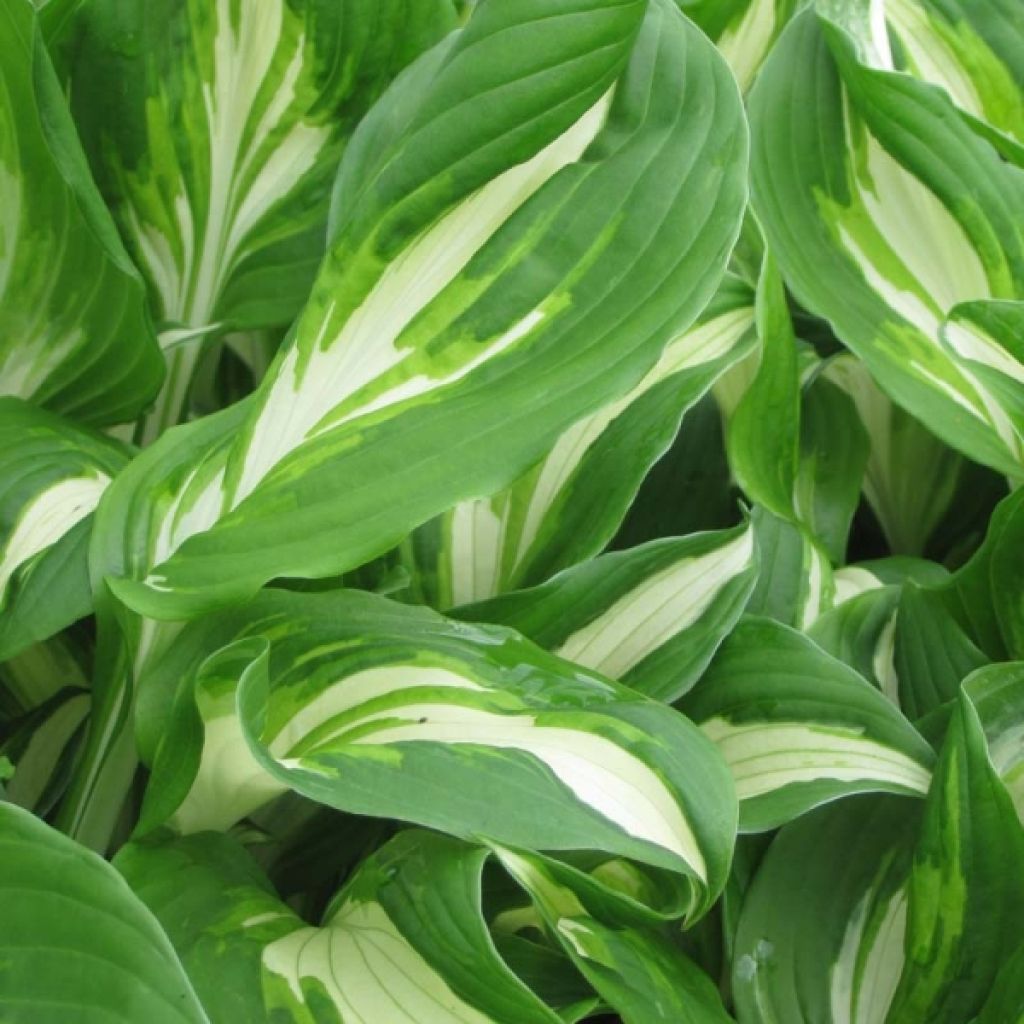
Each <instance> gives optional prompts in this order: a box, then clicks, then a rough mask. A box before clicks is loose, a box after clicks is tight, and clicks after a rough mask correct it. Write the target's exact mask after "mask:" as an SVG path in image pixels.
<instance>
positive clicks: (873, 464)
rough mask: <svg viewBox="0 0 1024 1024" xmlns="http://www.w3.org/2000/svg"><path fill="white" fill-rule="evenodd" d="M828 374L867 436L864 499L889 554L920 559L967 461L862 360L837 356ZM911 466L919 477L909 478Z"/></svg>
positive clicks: (827, 366) (825, 373)
mask: <svg viewBox="0 0 1024 1024" xmlns="http://www.w3.org/2000/svg"><path fill="white" fill-rule="evenodd" d="M822 373H823V376H825V377H826V378H827V379H829V380H830V381H832V382H834V383H835V384H837V385H838V386H839V387H840V388H842V389H843V391H845V392H846V393H847V394H848V395H849V396H850V398H851V400H852V401H853V403H854V405H855V406H856V409H857V414H858V416H859V418H860V422H861V425H862V427H863V428H864V430H865V431H866V432H867V435H868V438H869V443H870V454H869V455H868V461H867V465H866V466H865V470H864V479H863V486H864V497H865V498H866V499H867V502H868V504H869V505H870V506H871V510H872V511H873V512H874V513H875V515H876V516H877V518H878V522H879V524H880V525H881V527H882V531H883V532H884V534H885V538H886V540H887V541H888V542H889V549H890V550H891V551H892V552H893V553H894V554H896V555H903V556H907V555H920V554H921V553H922V552H923V551H924V550H925V546H926V544H927V543H928V540H929V538H930V537H931V536H932V534H933V533H934V532H935V531H936V529H937V527H938V526H939V524H940V522H941V521H942V518H943V516H944V515H946V513H947V512H948V511H949V509H950V506H951V504H952V503H953V502H954V499H955V498H956V492H957V486H958V484H959V483H960V481H961V479H962V477H963V475H964V471H965V467H966V463H965V460H964V459H963V457H962V456H961V455H959V454H958V453H957V452H955V451H954V450H953V449H952V448H950V447H949V446H948V445H946V444H943V443H942V441H940V440H939V439H938V438H937V437H936V436H935V435H934V434H933V433H931V431H929V430H927V429H926V428H925V427H924V426H923V425H922V424H921V423H920V422H919V421H918V420H916V419H914V417H913V416H911V415H910V414H909V413H907V412H905V411H904V410H903V409H901V408H900V407H899V406H898V405H894V404H893V403H892V401H890V399H889V398H888V396H887V395H886V394H885V392H884V391H882V390H881V389H880V388H879V387H878V385H877V384H876V383H875V382H874V380H873V379H872V378H871V375H870V374H869V373H868V371H867V369H866V368H865V366H864V364H863V363H861V362H860V360H858V359H856V358H854V357H853V356H851V355H840V356H836V357H835V358H833V359H830V360H828V362H827V363H826V364H825V366H824V368H823V371H822ZM907 466H913V467H914V472H913V473H908V472H907Z"/></svg>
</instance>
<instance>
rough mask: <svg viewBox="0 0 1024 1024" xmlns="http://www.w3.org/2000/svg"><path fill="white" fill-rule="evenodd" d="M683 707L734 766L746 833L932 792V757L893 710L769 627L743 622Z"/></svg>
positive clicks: (805, 645)
mask: <svg viewBox="0 0 1024 1024" xmlns="http://www.w3.org/2000/svg"><path fill="white" fill-rule="evenodd" d="M681 707H682V709H683V710H684V711H685V712H686V714H687V715H689V716H690V717H691V718H692V719H693V720H694V721H695V722H696V723H697V724H698V725H699V726H700V727H701V729H702V730H703V731H704V734H705V735H706V736H707V737H708V738H709V739H711V740H712V741H713V742H714V743H715V744H716V745H717V746H718V748H719V750H720V751H721V752H722V756H723V757H724V758H725V760H726V762H727V763H728V764H729V767H730V769H731V770H732V773H733V778H734V779H735V782H736V791H737V795H738V796H739V799H740V827H741V829H743V830H744V831H750V832H756V831H762V830H765V829H769V828H775V827H776V826H778V825H781V824H784V823H785V822H787V821H789V820H791V819H792V818H795V817H796V816H797V815H799V814H803V813H804V812H806V811H807V810H809V809H810V808H812V807H815V806H817V805H818V804H821V803H824V802H826V801H830V800H835V799H836V798H838V797H841V796H845V795H848V794H853V793H861V792H865V791H881V792H890V793H907V794H917V795H922V794H924V793H925V792H926V791H927V789H928V784H929V781H930V778H931V774H930V773H931V766H932V763H933V761H934V753H933V751H932V748H931V747H930V746H929V745H928V743H927V742H926V741H925V740H924V739H923V738H922V737H921V736H920V735H919V734H918V733H917V732H916V731H915V730H914V728H913V726H912V725H911V724H910V723H909V722H908V721H907V720H906V719H905V718H904V717H903V716H902V715H901V714H900V712H899V711H898V710H897V709H896V708H895V707H894V706H893V704H892V703H891V702H890V701H888V700H886V698H885V697H884V696H883V695H882V694H881V693H880V692H879V691H878V690H877V689H875V688H874V687H873V686H871V684H870V683H868V682H867V680H865V679H863V678H862V677H861V676H859V675H857V673H856V672H854V671H852V670H851V669H850V668H848V667H847V666H846V665H844V664H842V663H841V662H839V661H836V660H835V659H833V658H831V657H829V656H828V655H827V654H825V652H824V651H822V650H820V649H819V648H818V647H816V646H815V645H814V644H813V643H812V642H811V641H810V640H808V639H807V638H806V637H804V636H802V635H801V634H800V633H797V632H796V631H795V630H792V629H790V628H788V627H786V626H783V625H781V624H780V623H777V622H773V621H771V620H769V619H755V618H748V619H745V620H743V621H742V622H741V623H740V625H739V626H737V627H736V629H735V630H734V631H733V632H732V634H731V635H730V636H729V637H728V638H727V639H726V641H725V642H724V643H723V644H722V646H721V647H720V648H719V650H718V653H717V655H716V656H715V659H714V661H713V662H712V663H711V667H710V668H709V669H708V671H707V672H706V673H705V674H704V676H703V677H702V678H701V681H700V682H699V683H698V684H697V686H696V687H695V688H694V689H693V690H692V691H691V692H690V693H689V694H688V695H687V697H686V698H685V699H684V700H683V702H682V704H681Z"/></svg>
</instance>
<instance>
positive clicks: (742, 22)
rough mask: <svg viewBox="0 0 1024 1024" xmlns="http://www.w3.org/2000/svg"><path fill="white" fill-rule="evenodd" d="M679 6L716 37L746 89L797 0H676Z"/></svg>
mask: <svg viewBox="0 0 1024 1024" xmlns="http://www.w3.org/2000/svg"><path fill="white" fill-rule="evenodd" d="M677 2H678V3H679V6H680V7H682V9H683V10H684V11H685V12H686V13H687V14H688V15H689V16H690V17H691V18H693V20H694V21H695V22H697V24H698V25H700V27H701V28H702V29H704V31H705V32H707V34H708V35H709V36H710V37H711V38H712V39H714V40H715V44H716V45H717V46H718V48H719V50H721V51H722V56H723V57H725V59H726V60H727V61H728V62H729V67H730V68H732V72H733V74H734V75H735V76H736V81H737V82H739V84H740V88H741V89H743V91H744V92H746V90H747V89H748V88H749V87H750V84H751V83H752V82H753V80H754V76H755V75H756V74H757V69H758V68H759V67H760V66H761V62H762V61H763V60H764V58H765V57H766V56H767V55H768V51H769V50H770V49H771V46H772V44H773V43H774V42H775V39H776V37H777V36H778V34H779V32H780V31H781V30H782V27H783V26H784V25H785V23H786V22H787V21H788V20H789V18H791V17H792V15H793V12H794V11H795V10H796V9H797V7H798V6H799V5H798V2H797V0H726V2H724V3H723V2H722V0H677Z"/></svg>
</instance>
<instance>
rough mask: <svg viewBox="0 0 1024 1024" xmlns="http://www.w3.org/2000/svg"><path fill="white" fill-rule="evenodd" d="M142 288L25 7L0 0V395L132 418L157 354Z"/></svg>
mask: <svg viewBox="0 0 1024 1024" xmlns="http://www.w3.org/2000/svg"><path fill="white" fill-rule="evenodd" d="M144 298H145V294H144V288H143V284H142V281H141V279H140V278H139V275H138V273H137V271H136V270H135V268H134V267H133V266H132V263H131V260H130V259H129V258H128V255H127V254H126V253H125V251H124V248H123V247H122V245H121V243H120V241H119V240H118V237H117V229H116V228H115V227H114V224H113V222H112V220H111V218H110V214H109V213H108V211H107V209H106V208H105V207H104V205H103V201H102V200H101V199H100V196H99V193H98V192H97V191H96V185H95V183H94V182H93V180H92V178H91V177H90V174H89V169H88V166H87V164H86V161H85V157H84V156H83V154H82V150H81V146H80V144H79V141H78V137H77V136H76V134H75V128H74V125H73V124H72V123H71V118H70V117H69V116H68V112H67V108H66V106H65V104H64V101H63V98H62V97H61V95H60V87H59V85H58V83H57V79H56V77H55V76H54V73H53V68H52V67H51V65H50V61H49V58H48V57H47V55H46V49H45V47H44V46H43V43H42V40H41V37H40V31H39V25H38V21H37V18H36V15H35V13H34V11H33V7H32V5H31V4H30V3H26V2H24V0H3V2H2V3H0V305H2V308H3V327H2V329H0V395H16V396H19V397H21V398H27V399H32V400H33V401H35V402H38V403H40V404H42V405H45V406H46V407H47V408H49V409H52V410H54V411H55V412H59V413H63V414H65V415H73V416H75V417H77V418H79V419H82V420H85V421H87V422H90V423H94V424H107V423H120V422H122V421H124V420H127V419H130V418H131V417H133V416H135V415H136V414H137V413H138V412H139V410H140V409H141V408H142V407H143V406H145V405H146V403H147V402H148V401H150V399H152V397H153V396H154V394H155V393H156V391H157V389H158V388H159V387H160V382H161V379H162V377H163V361H162V360H161V358H160V352H159V349H158V348H157V343H156V339H155V337H154V335H153V328H152V325H151V324H150V321H149V316H148V314H147V313H146V310H145V308H144Z"/></svg>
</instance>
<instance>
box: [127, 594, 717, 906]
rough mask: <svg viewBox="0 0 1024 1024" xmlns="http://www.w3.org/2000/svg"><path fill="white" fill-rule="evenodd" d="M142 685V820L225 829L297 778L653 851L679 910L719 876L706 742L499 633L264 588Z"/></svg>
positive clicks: (477, 825)
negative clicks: (681, 893)
mask: <svg viewBox="0 0 1024 1024" xmlns="http://www.w3.org/2000/svg"><path fill="white" fill-rule="evenodd" d="M232 641H235V642H232ZM225 644H226V646H225ZM190 666H196V667H195V668H194V669H192V670H191V674H190ZM179 686H180V690H179V693H178V696H177V698H176V699H174V698H173V696H172V695H173V694H174V692H175V690H177V689H178V688H179ZM140 687H141V693H140V711H144V712H145V714H146V715H147V717H149V719H150V723H151V724H150V725H149V726H148V729H147V731H148V732H149V734H150V735H154V734H155V731H156V728H157V723H158V722H163V723H164V724H163V725H162V726H161V727H160V728H162V730H163V733H164V736H163V740H162V742H161V743H160V745H159V746H158V748H157V751H156V755H155V759H154V762H153V773H152V780H151V783H150V788H149V791H148V792H147V796H146V804H145V806H144V808H143V813H142V818H141V823H140V832H146V831H149V830H151V829H152V828H154V827H155V826H156V825H158V824H160V823H161V822H163V821H165V820H167V819H168V818H170V820H171V822H172V824H174V825H175V826H176V827H177V828H178V829H180V830H182V831H186V832H193V831H199V830H202V829H204V828H219V829H224V828H227V827H228V826H230V825H231V824H233V823H234V822H235V821H237V820H239V819H240V818H242V817H244V816H245V815H247V814H249V813H250V812H252V811H253V810H255V809H256V808H257V807H260V806H262V805H263V804H265V803H267V802H268V801H269V800H270V799H271V798H273V797H274V796H276V795H277V794H279V793H282V792H284V791H285V790H287V789H292V790H294V791H296V792H298V793H300V794H302V795H303V796H306V797H308V798H310V799H313V800H316V801H318V802H320V803H324V804H327V805H328V806H332V807H336V808H338V809H339V810H344V811H348V812H350V813H355V814H371V815H375V816H378V817H388V818H397V819H399V820H402V821H409V822H414V823H417V824H421V825H425V826H428V827H431V828H435V829H439V830H441V831H445V832H448V833H450V834H452V835H456V836H460V837H464V838H467V839H472V838H473V837H475V836H480V835H483V836H488V837H491V838H493V839H495V840H496V841H499V842H503V843H510V844H514V845H519V846H526V847H528V848H530V849H541V850H601V851H604V852H606V853H608V854H614V855H618V856H622V857H627V858H632V859H634V860H636V861H639V862H641V863H645V864H651V865H657V866H660V867H663V868H666V869H667V870H669V871H670V872H673V873H675V874H676V875H678V876H680V877H681V878H683V879H686V880H688V884H689V892H690V896H689V899H688V912H689V914H690V915H691V916H692V917H694V918H696V917H699V916H700V915H701V914H702V913H704V912H705V911H706V909H707V908H708V906H710V904H711V903H712V902H713V901H714V898H715V896H716V895H717V893H718V892H719V891H720V889H721V887H722V885H724V883H725V878H726V875H727V873H728V864H729V858H730V855H731V850H732V842H733V838H734V835H735V818H734V815H735V802H734V797H733V794H732V788H731V786H732V784H731V780H730V778H729V773H728V770H727V768H726V766H725V764H724V763H723V762H722V760H721V758H720V757H719V756H718V755H717V752H716V751H715V750H714V747H713V746H712V745H711V744H710V743H709V742H708V741H707V740H706V739H705V738H704V737H703V736H702V735H701V733H700V731H699V730H698V729H697V728H696V727H695V726H694V725H693V724H692V723H690V722H689V721H687V719H685V718H684V717H683V716H682V715H680V714H679V713H678V712H676V711H674V710H673V709H671V708H668V707H665V706H664V705H662V704H660V703H657V702H655V701H651V700H648V699H646V698H644V697H642V696H640V695H638V694H636V693H635V692H634V691H632V690H629V689H627V688H625V687H622V686H619V685H617V684H615V683H612V682H610V681H607V680H605V679H604V678H603V677H601V676H598V675H596V674H593V673H590V672H587V671H585V670H584V669H582V668H577V667H576V666H573V665H571V664H569V663H568V662H565V661H562V660H561V659H558V658H555V657H553V656H552V655H550V654H546V653H544V652H543V651H541V650H540V649H539V648H537V647H534V646H533V645H532V644H530V643H529V642H528V641H526V640H524V639H522V638H521V637H519V636H518V635H517V634H515V633H513V632H511V631H510V630H504V629H499V628H498V627H484V626H472V625H469V624H464V623H454V622H449V621H447V620H445V619H443V618H441V617H440V616H438V615H436V614H435V613H432V612H430V611H428V610H427V609H416V608H410V607H407V606H403V605H397V604H394V603H392V602H389V601H387V600H386V599H384V598H381V597H377V596H375V595H371V594H365V593H359V592H355V591H350V592H345V591H339V592H335V593H331V594H309V595H306V594H296V593H289V592H287V591H277V592H273V591H268V592H266V593H265V594H263V595H261V596H260V597H259V598H258V599H256V600H255V601H254V602H253V603H252V604H250V605H249V606H248V607H247V608H246V609H245V610H244V611H242V612H236V613H226V614H224V615H221V616H212V617H210V618H209V619H207V620H206V621H204V622H202V623H196V624H194V625H192V626H190V627H188V628H186V629H185V630H184V631H183V632H182V633H181V634H180V636H179V637H178V638H177V639H176V641H175V643H174V646H173V649H172V650H170V651H168V652H167V653H166V655H165V656H164V657H163V658H162V659H161V661H160V663H159V664H157V665H153V666H152V668H151V670H150V672H149V673H148V674H147V675H146V676H145V677H144V678H143V679H142V680H141V681H140ZM161 695H163V696H162V697H161ZM193 695H194V696H193ZM171 701H173V703H172V704H171V706H170V709H168V704H169V702H171Z"/></svg>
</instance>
